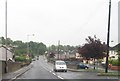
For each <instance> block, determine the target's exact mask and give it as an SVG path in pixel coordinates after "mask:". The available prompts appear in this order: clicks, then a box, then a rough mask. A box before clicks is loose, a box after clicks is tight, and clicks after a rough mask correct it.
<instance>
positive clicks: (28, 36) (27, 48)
mask: <svg viewBox="0 0 120 81" xmlns="http://www.w3.org/2000/svg"><path fill="white" fill-rule="evenodd" d="M29 36H34V34H31V35H27V54H28V55H29V56H30V54H29V53H30V51H29Z"/></svg>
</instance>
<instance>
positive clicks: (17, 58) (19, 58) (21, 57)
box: [15, 56, 31, 62]
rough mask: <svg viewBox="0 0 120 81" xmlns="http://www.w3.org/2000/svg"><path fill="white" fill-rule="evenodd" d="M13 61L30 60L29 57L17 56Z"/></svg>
mask: <svg viewBox="0 0 120 81" xmlns="http://www.w3.org/2000/svg"><path fill="white" fill-rule="evenodd" d="M15 61H17V62H28V61H31V59H26V57H23V56H19V57H15Z"/></svg>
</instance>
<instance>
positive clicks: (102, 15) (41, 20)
mask: <svg viewBox="0 0 120 81" xmlns="http://www.w3.org/2000/svg"><path fill="white" fill-rule="evenodd" d="M118 1H120V0H112V12H111V32H110V33H111V34H110V40H111V41H112V40H113V41H114V42H112V43H111V42H110V45H111V46H114V45H116V44H117V43H118ZM108 5H109V0H8V10H7V11H8V37H9V38H11V39H12V40H22V41H24V42H26V41H27V35H28V34H29V35H32V34H35V36H29V40H32V41H36V42H43V43H45V44H46V45H47V46H49V45H52V44H55V45H57V42H58V40H60V41H61V44H62V45H67V44H69V45H74V46H75V45H82V44H84V43H85V42H86V41H85V38H87V37H88V36H92V37H93V36H94V35H96V36H97V37H98V38H100V39H101V41H103V42H106V40H107V27H108ZM0 36H5V0H0Z"/></svg>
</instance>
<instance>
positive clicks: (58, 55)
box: [58, 40, 60, 59]
mask: <svg viewBox="0 0 120 81" xmlns="http://www.w3.org/2000/svg"><path fill="white" fill-rule="evenodd" d="M59 46H60V40H59V41H58V59H60V54H59V52H60V50H59Z"/></svg>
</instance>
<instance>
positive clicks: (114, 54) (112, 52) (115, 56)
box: [109, 50, 118, 60]
mask: <svg viewBox="0 0 120 81" xmlns="http://www.w3.org/2000/svg"><path fill="white" fill-rule="evenodd" d="M109 58H110V59H111V60H114V59H118V52H117V51H115V50H110V51H109Z"/></svg>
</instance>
